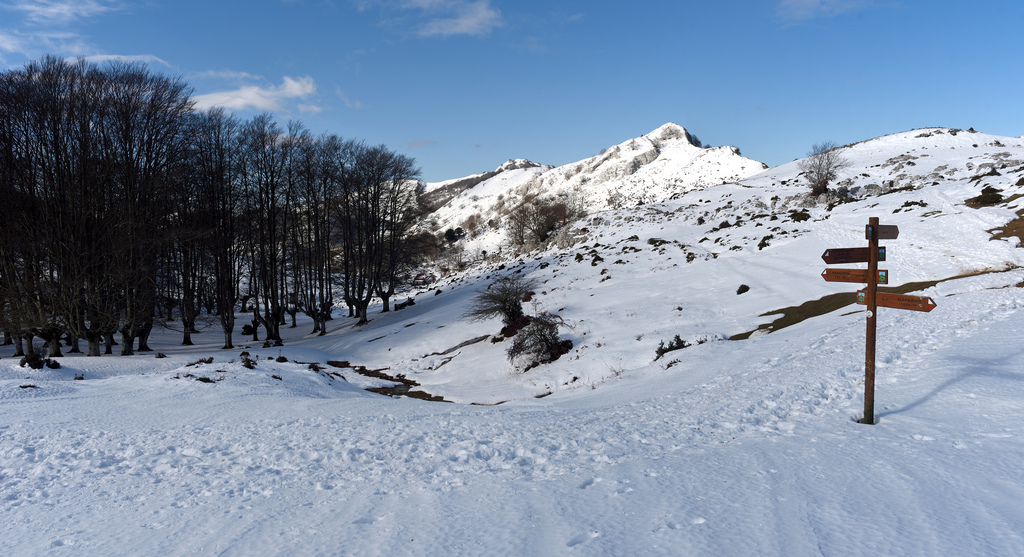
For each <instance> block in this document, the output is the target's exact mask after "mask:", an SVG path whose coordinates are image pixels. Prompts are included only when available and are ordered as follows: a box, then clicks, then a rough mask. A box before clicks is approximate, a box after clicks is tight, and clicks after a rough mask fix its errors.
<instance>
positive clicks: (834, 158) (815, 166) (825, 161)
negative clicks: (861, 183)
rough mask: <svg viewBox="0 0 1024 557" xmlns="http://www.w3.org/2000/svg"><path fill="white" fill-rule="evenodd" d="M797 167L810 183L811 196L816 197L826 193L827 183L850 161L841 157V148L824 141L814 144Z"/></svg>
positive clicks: (833, 143)
mask: <svg viewBox="0 0 1024 557" xmlns="http://www.w3.org/2000/svg"><path fill="white" fill-rule="evenodd" d="M799 165H800V170H802V171H803V173H804V175H805V176H807V180H808V181H809V182H810V183H811V194H812V195H815V196H817V195H821V194H823V193H825V192H827V191H828V184H829V182H831V181H832V180H835V179H836V174H837V173H838V172H839V171H840V170H841V169H843V168H846V167H847V166H850V161H849V160H848V159H847V158H846V157H844V156H843V148H842V147H840V146H839V145H837V144H836V143H835V142H833V141H825V142H822V143H815V144H814V145H813V146H812V147H811V150H810V152H808V153H807V158H805V159H804V160H802V161H800V163H799Z"/></svg>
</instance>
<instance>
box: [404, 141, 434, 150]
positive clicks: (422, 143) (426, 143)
mask: <svg viewBox="0 0 1024 557" xmlns="http://www.w3.org/2000/svg"><path fill="white" fill-rule="evenodd" d="M407 145H408V146H409V148H410V149H419V148H421V147H429V146H430V145H437V142H436V141H434V140H433V139H417V140H415V141H410V142H409V143H407Z"/></svg>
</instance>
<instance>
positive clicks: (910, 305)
mask: <svg viewBox="0 0 1024 557" xmlns="http://www.w3.org/2000/svg"><path fill="white" fill-rule="evenodd" d="M857 303H858V304H861V305H864V304H866V303H867V301H866V294H865V293H864V291H863V290H859V291H857ZM875 305H876V306H879V307H884V308H896V309H909V310H913V311H925V312H927V311H931V310H933V309H935V301H934V300H932V299H931V298H929V297H928V296H910V295H908V294H889V293H887V292H876V293H875Z"/></svg>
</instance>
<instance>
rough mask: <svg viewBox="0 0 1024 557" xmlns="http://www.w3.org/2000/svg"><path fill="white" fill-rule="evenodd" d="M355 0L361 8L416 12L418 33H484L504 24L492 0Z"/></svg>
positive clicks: (392, 11)
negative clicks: (492, 4)
mask: <svg viewBox="0 0 1024 557" xmlns="http://www.w3.org/2000/svg"><path fill="white" fill-rule="evenodd" d="M352 1H353V3H354V4H355V6H356V8H357V9H359V10H360V11H365V10H368V9H370V8H381V10H383V11H384V12H386V13H387V12H391V13H395V12H404V13H409V12H412V13H414V14H415V15H414V19H415V20H417V21H418V23H416V24H415V27H416V34H417V35H419V36H420V37H448V36H451V35H470V36H483V35H487V34H488V33H490V32H491V31H492V30H493V29H494V28H496V27H501V26H502V24H503V22H502V18H501V12H500V11H499V10H498V9H497V8H494V7H492V6H491V0H352ZM404 19H406V16H404V15H403V16H397V17H396V18H395V21H391V22H389V23H396V22H398V21H402V20H404ZM403 24H404V22H403Z"/></svg>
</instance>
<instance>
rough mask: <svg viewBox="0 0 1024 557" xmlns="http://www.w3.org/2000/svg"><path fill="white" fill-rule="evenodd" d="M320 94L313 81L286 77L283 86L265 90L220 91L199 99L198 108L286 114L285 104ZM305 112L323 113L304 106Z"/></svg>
mask: <svg viewBox="0 0 1024 557" xmlns="http://www.w3.org/2000/svg"><path fill="white" fill-rule="evenodd" d="M315 93H316V84H315V83H314V82H313V78H312V77H308V76H307V77H300V78H297V79H296V78H291V77H287V76H286V77H284V79H283V80H282V83H281V85H279V86H276V87H275V86H269V87H261V86H257V85H246V86H243V87H239V88H238V89H235V90H232V91H220V92H217V93H206V94H204V95H196V96H195V97H194V100H195V102H196V107H197V108H200V109H205V108H213V107H223V108H227V109H231V110H272V111H280V110H284V108H283V106H282V103H283V102H285V101H287V100H290V99H305V98H308V97H310V96H311V95H313V94H315ZM300 110H302V111H303V112H315V111H317V110H319V109H318V108H317V107H314V106H312V105H308V104H303V105H302V106H301V107H300Z"/></svg>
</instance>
